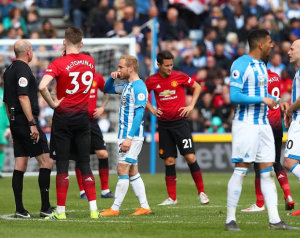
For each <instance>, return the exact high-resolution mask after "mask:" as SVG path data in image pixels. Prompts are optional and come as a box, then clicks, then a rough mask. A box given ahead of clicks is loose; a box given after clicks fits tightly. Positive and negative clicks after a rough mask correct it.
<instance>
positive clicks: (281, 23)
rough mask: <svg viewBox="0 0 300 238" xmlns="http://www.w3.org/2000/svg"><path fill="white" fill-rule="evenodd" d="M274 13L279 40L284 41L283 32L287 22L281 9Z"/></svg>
mask: <svg viewBox="0 0 300 238" xmlns="http://www.w3.org/2000/svg"><path fill="white" fill-rule="evenodd" d="M274 13H275V22H276V25H277V28H278V31H279V34H280V40H281V41H283V40H285V38H284V34H283V32H284V31H285V29H286V28H287V25H288V20H287V18H286V15H285V13H284V11H283V9H282V8H278V9H276V10H275V11H274Z"/></svg>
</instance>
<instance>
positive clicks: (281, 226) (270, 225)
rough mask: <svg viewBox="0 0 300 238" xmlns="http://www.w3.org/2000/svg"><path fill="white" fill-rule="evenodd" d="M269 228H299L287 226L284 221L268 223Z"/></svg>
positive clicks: (297, 228)
mask: <svg viewBox="0 0 300 238" xmlns="http://www.w3.org/2000/svg"><path fill="white" fill-rule="evenodd" d="M269 227H270V230H299V229H300V228H299V227H293V226H289V225H288V224H285V223H284V221H280V222H278V223H269Z"/></svg>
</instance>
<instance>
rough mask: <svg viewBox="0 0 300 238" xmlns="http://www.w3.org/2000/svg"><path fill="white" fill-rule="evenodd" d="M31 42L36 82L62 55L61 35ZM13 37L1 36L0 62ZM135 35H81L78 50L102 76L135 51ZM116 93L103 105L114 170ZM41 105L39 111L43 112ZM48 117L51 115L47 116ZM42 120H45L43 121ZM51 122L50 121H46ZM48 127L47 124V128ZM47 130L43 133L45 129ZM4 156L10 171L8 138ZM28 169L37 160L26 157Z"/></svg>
mask: <svg viewBox="0 0 300 238" xmlns="http://www.w3.org/2000/svg"><path fill="white" fill-rule="evenodd" d="M29 41H30V42H31V44H32V46H33V55H34V57H33V60H32V61H31V62H30V63H29V65H30V67H31V69H32V72H33V74H34V75H35V76H36V79H37V81H38V82H39V81H40V80H41V79H42V77H43V75H44V72H45V70H46V69H47V67H48V65H49V63H50V62H52V61H53V60H54V59H55V58H58V57H60V56H61V55H62V51H63V39H32V40H29ZM15 42H16V40H0V62H1V61H2V62H3V64H4V65H9V64H10V63H11V62H12V60H14V58H15V55H14V51H13V45H14V43H15ZM135 47H136V46H135V38H134V37H132V38H87V39H83V47H82V49H81V51H86V52H89V53H90V54H91V56H92V57H93V58H94V60H95V66H96V72H98V73H100V74H102V75H103V77H104V79H105V80H107V78H108V77H109V76H110V73H111V72H112V71H115V70H116V69H117V65H118V60H119V57H120V56H121V55H125V54H126V55H134V56H135V55H136V53H135V52H136V49H135ZM98 95H99V96H98V100H99V99H100V100H99V102H98V103H99V104H100V103H101V99H102V93H100V92H99V93H98ZM119 98H120V97H119V96H118V95H110V99H109V103H108V105H107V106H106V110H107V112H108V117H109V121H110V127H111V133H104V140H105V142H106V146H107V150H108V153H109V156H110V158H111V159H110V169H111V170H113V171H115V169H116V164H117V142H116V141H117V127H118V110H119ZM43 106H45V105H40V107H41V112H43V108H42V107H43ZM49 120H51V118H49ZM43 123H45V122H43ZM46 123H49V124H51V121H50V122H49V121H48V122H46ZM47 130H49V128H48V129H47ZM47 130H46V133H47ZM49 136H50V133H48V134H47V137H48V138H50V137H49ZM5 155H6V160H5V164H4V167H3V172H12V171H13V168H14V159H13V157H14V154H13V148H12V143H11V141H10V142H9V144H8V146H6V147H5ZM91 166H92V169H93V170H97V168H98V161H97V159H96V157H95V156H94V155H93V156H92V157H91ZM72 170H74V163H73V162H71V163H70V171H72ZM27 171H29V172H34V171H38V164H37V163H36V161H35V160H29V163H28V168H27Z"/></svg>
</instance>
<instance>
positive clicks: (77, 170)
mask: <svg viewBox="0 0 300 238" xmlns="http://www.w3.org/2000/svg"><path fill="white" fill-rule="evenodd" d="M75 173H76V178H77V183H78V186H79V190H80V191H84V188H83V182H82V175H81V171H80V169H78V168H76V169H75Z"/></svg>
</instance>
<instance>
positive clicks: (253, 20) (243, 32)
mask: <svg viewBox="0 0 300 238" xmlns="http://www.w3.org/2000/svg"><path fill="white" fill-rule="evenodd" d="M257 28H258V21H257V17H256V16H255V15H249V16H247V17H246V20H245V25H244V26H243V27H242V28H241V29H240V30H239V31H238V36H239V40H240V42H243V43H245V44H246V43H247V37H248V34H249V33H250V31H252V30H254V29H257Z"/></svg>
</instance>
